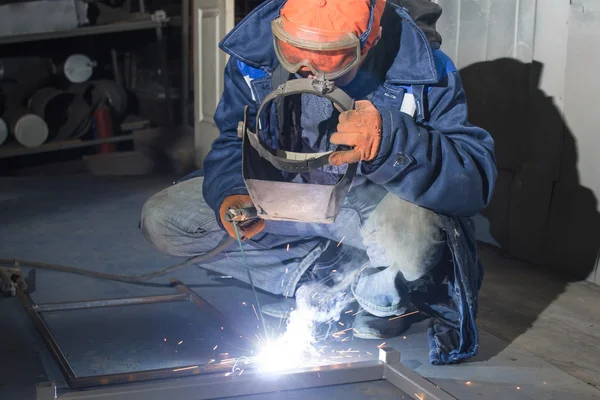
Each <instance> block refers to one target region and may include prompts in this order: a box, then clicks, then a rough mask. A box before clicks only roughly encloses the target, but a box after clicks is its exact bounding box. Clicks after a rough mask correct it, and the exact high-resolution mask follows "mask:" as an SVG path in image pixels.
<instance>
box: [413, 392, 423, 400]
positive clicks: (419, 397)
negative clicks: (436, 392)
mask: <svg viewBox="0 0 600 400" xmlns="http://www.w3.org/2000/svg"><path fill="white" fill-rule="evenodd" d="M415 396H417V399H419V400H424V399H425V396H423V397H421V396H419V395H418V394H416V393H415Z"/></svg>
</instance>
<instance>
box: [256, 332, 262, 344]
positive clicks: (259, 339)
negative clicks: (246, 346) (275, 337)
mask: <svg viewBox="0 0 600 400" xmlns="http://www.w3.org/2000/svg"><path fill="white" fill-rule="evenodd" d="M254 336H256V339H257V340H258V342H259V343H260V344H262V343H263V341H262V339H261V338H260V336H258V335H257V334H256V333H255V334H254Z"/></svg>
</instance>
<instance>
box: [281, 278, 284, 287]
mask: <svg viewBox="0 0 600 400" xmlns="http://www.w3.org/2000/svg"><path fill="white" fill-rule="evenodd" d="M283 281H284V280H283V279H282V280H281V287H283Z"/></svg>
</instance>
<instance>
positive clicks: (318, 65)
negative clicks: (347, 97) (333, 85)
mask: <svg viewBox="0 0 600 400" xmlns="http://www.w3.org/2000/svg"><path fill="white" fill-rule="evenodd" d="M271 30H272V32H273V41H274V47H275V53H276V54H277V58H278V59H279V62H280V63H281V66H282V67H283V68H285V69H286V70H287V71H289V72H290V73H296V72H298V71H300V70H301V69H304V70H310V72H311V73H312V74H313V75H314V76H316V77H320V78H323V79H328V80H332V79H336V78H339V77H340V76H342V75H344V74H346V73H348V72H349V71H350V70H351V69H352V68H354V67H355V66H356V65H358V63H359V62H360V58H361V43H360V40H359V38H358V37H357V36H356V35H355V34H353V33H345V32H335V31H328V30H323V29H318V28H312V27H308V26H303V25H298V24H295V23H293V22H291V21H290V20H288V19H287V18H286V17H285V16H281V17H279V18H277V19H275V20H274V21H273V22H272V23H271Z"/></svg>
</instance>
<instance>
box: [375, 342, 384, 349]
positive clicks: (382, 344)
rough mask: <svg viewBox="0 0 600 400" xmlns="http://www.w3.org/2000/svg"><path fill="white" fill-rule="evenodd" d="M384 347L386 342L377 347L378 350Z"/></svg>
mask: <svg viewBox="0 0 600 400" xmlns="http://www.w3.org/2000/svg"><path fill="white" fill-rule="evenodd" d="M383 346H385V342H383V343H381V344H380V345H379V346H377V348H378V349H380V348H382V347H383Z"/></svg>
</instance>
